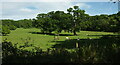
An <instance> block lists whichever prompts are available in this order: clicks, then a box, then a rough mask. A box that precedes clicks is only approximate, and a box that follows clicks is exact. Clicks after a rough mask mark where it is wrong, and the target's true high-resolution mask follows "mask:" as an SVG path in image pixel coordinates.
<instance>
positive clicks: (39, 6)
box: [2, 2, 90, 19]
mask: <svg viewBox="0 0 120 65" xmlns="http://www.w3.org/2000/svg"><path fill="white" fill-rule="evenodd" d="M2 5H3V6H2V19H5V18H6V19H8V18H9V19H24V18H35V17H36V16H37V14H38V13H48V12H50V11H57V10H60V11H65V12H67V9H68V8H69V7H71V6H74V5H79V6H80V8H90V5H87V4H85V3H74V4H73V2H4V3H2Z"/></svg>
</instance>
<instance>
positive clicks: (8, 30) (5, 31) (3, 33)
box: [2, 26, 10, 36]
mask: <svg viewBox="0 0 120 65" xmlns="http://www.w3.org/2000/svg"><path fill="white" fill-rule="evenodd" d="M7 34H10V29H9V28H8V26H2V35H3V36H5V35H7Z"/></svg>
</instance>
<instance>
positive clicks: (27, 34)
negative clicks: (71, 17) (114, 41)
mask: <svg viewBox="0 0 120 65" xmlns="http://www.w3.org/2000/svg"><path fill="white" fill-rule="evenodd" d="M77 34H78V36H73V33H67V32H64V31H62V33H61V34H60V36H59V40H54V35H48V34H41V33H40V29H36V28H29V29H23V28H17V29H16V30H14V31H11V33H10V34H9V35H7V36H3V37H2V40H5V39H6V38H7V41H10V42H12V43H13V44H16V43H18V45H17V47H19V46H21V45H23V44H24V43H25V42H26V39H27V40H28V39H29V40H28V43H29V44H33V45H34V46H36V47H40V48H41V49H43V50H46V49H47V48H51V47H52V46H54V45H55V44H59V43H57V42H58V41H59V42H62V41H65V40H66V36H67V37H69V38H70V39H77V38H80V39H88V38H92V39H96V38H100V37H101V36H102V35H114V33H110V32H95V31H94V32H93V31H80V32H78V33H77ZM32 48H33V47H26V48H24V49H27V50H31V49H32Z"/></svg>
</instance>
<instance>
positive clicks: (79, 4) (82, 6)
mask: <svg viewBox="0 0 120 65" xmlns="http://www.w3.org/2000/svg"><path fill="white" fill-rule="evenodd" d="M76 6H79V7H80V8H90V7H91V6H90V5H87V4H85V3H77V4H76Z"/></svg>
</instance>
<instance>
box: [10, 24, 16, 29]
mask: <svg viewBox="0 0 120 65" xmlns="http://www.w3.org/2000/svg"><path fill="white" fill-rule="evenodd" d="M16 28H17V27H16V26H14V25H10V26H9V29H10V30H15V29H16Z"/></svg>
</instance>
